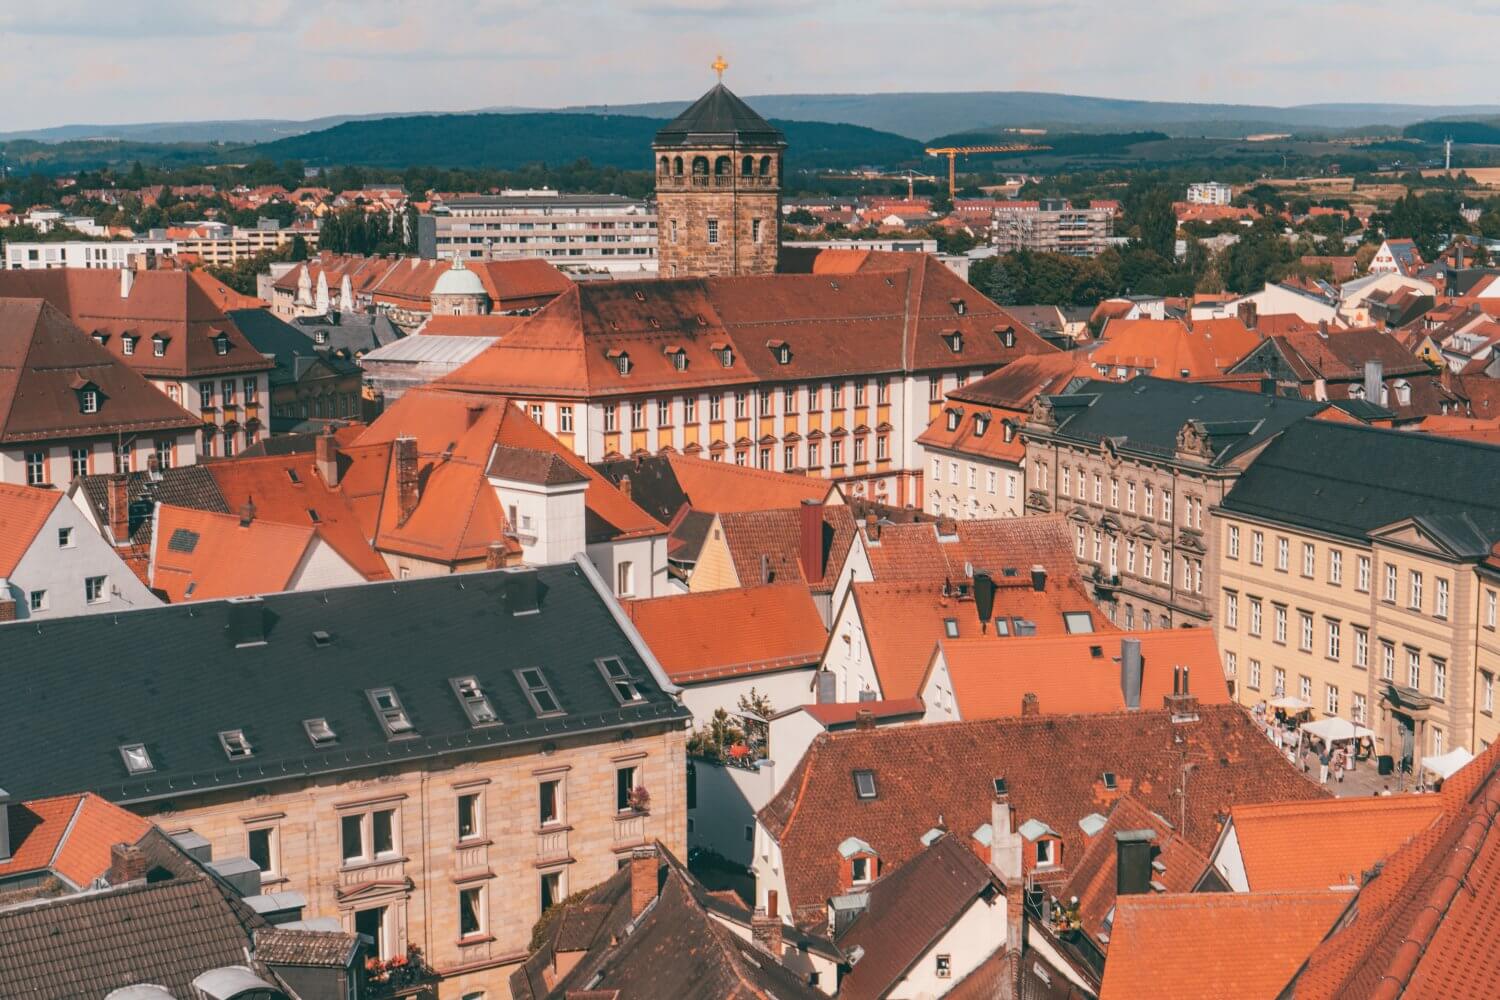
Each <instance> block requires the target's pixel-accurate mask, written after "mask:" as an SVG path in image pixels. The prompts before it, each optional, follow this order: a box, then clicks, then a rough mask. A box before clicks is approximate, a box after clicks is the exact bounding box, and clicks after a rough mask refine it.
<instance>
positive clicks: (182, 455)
mask: <svg viewBox="0 0 1500 1000" xmlns="http://www.w3.org/2000/svg"><path fill="white" fill-rule="evenodd" d="M157 441H170V442H171V443H172V464H173V465H174V466H178V465H193V464H195V463H196V462H197V461H198V436H197V435H196V434H194V433H193V432H192V431H164V432H162V433H161V434H160V435H159V436H154V437H146V436H144V435H132V436H131V438H130V443H129V444H127V445H126V449H125V450H126V452H128V454H129V459H130V468H131V469H132V470H134V471H137V472H139V471H142V470H144V469H145V468H146V463H147V461H148V460H149V459H150V457H151V455H152V454H154V453H155V448H156V442H157ZM74 448H85V449H87V451H88V466H89V468H88V472H89V474H91V475H97V474H100V473H110V472H119V471H122V470H120V469H117V468H115V454H114V442H112V441H88V440H84V441H78V442H65V443H57V442H51V441H40V442H37V443H35V444H24V445H10V446H7V447H5V448H3V449H0V482H5V483H15V484H16V485H20V486H25V485H52V486H59V487H65V486H66V485H67V484H68V483H70V482H72V480H73V449H74ZM36 452H41V453H43V455H44V458H43V463H44V469H45V478H44V480H43V482H42V483H41V484H36V483H29V482H28V480H27V469H28V460H27V456H29V455H32V454H34V453H36Z"/></svg>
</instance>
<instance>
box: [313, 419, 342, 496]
mask: <svg viewBox="0 0 1500 1000" xmlns="http://www.w3.org/2000/svg"><path fill="white" fill-rule="evenodd" d="M315 451H316V458H317V464H318V475H320V476H322V477H323V484H324V485H325V486H327V487H328V488H329V489H333V488H334V487H335V486H337V485H338V484H339V443H338V440H337V439H336V438H334V436H333V427H332V425H326V426H324V428H323V433H322V434H319V435H318V441H317V445H316V448H315Z"/></svg>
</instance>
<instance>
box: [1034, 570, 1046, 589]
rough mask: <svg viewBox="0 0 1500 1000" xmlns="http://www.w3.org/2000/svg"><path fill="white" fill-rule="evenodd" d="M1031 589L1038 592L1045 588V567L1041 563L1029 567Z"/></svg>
mask: <svg viewBox="0 0 1500 1000" xmlns="http://www.w3.org/2000/svg"><path fill="white" fill-rule="evenodd" d="M1031 589H1032V590H1035V591H1037V592H1038V593H1040V592H1041V591H1044V590H1046V589H1047V567H1045V566H1041V565H1037V566H1033V567H1031Z"/></svg>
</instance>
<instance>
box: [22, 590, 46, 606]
mask: <svg viewBox="0 0 1500 1000" xmlns="http://www.w3.org/2000/svg"><path fill="white" fill-rule="evenodd" d="M26 603H27V606H28V607H30V608H31V610H32V611H46V610H47V592H46V591H45V590H33V591H32V592H31V593H30V594H28V595H27V599H26Z"/></svg>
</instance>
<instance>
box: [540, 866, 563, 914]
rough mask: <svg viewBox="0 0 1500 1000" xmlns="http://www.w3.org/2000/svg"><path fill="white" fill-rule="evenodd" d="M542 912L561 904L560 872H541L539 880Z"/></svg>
mask: <svg viewBox="0 0 1500 1000" xmlns="http://www.w3.org/2000/svg"><path fill="white" fill-rule="evenodd" d="M540 882H541V900H542V912H543V913H546V912H547V911H548V910H550V909H552V907H554V906H556V905H557V904H558V903H560V902H562V895H563V890H562V872H543V873H542V876H541V879H540Z"/></svg>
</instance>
